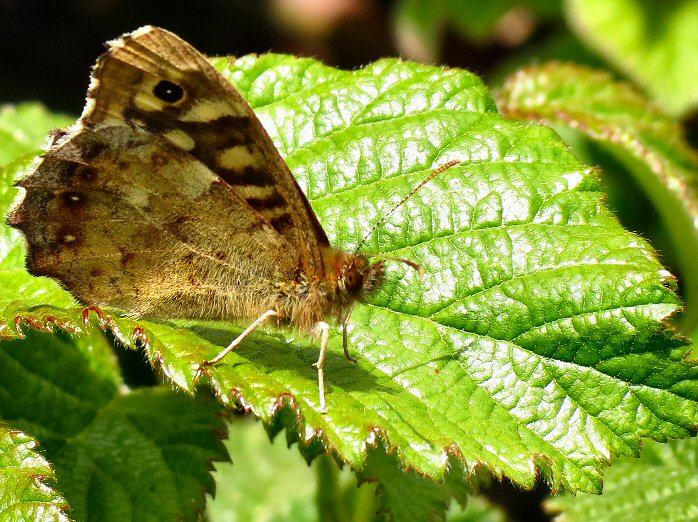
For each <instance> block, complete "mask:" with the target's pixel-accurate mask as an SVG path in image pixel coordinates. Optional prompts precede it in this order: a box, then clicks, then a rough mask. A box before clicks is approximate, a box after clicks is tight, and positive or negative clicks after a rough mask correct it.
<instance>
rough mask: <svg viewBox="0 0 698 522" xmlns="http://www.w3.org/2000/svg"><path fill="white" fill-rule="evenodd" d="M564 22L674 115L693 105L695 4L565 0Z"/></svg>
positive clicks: (697, 92) (697, 57)
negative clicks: (566, 0) (567, 22)
mask: <svg viewBox="0 0 698 522" xmlns="http://www.w3.org/2000/svg"><path fill="white" fill-rule="evenodd" d="M567 10H568V19H569V21H570V24H571V26H572V28H573V29H574V30H576V32H577V33H578V34H579V36H580V38H582V39H583V40H584V41H585V42H586V43H587V44H588V45H590V46H591V47H593V48H594V49H595V50H596V51H597V52H598V53H599V54H601V55H602V56H604V57H606V58H607V59H608V61H609V63H611V64H612V65H613V66H614V67H616V68H618V69H620V70H621V71H623V72H624V73H625V74H626V75H627V76H628V77H629V78H632V79H633V80H635V81H636V82H637V83H638V84H639V85H641V86H642V87H643V88H644V89H646V91H647V92H648V93H649V95H650V96H651V97H652V98H653V99H654V100H656V101H657V102H658V103H660V104H661V105H662V106H663V107H664V108H665V109H666V110H668V111H669V112H671V113H673V114H680V113H683V112H686V110H687V109H690V108H692V107H695V106H696V104H697V103H698V86H696V82H695V81H693V80H692V79H693V78H695V76H696V74H698V54H696V48H698V33H697V32H696V26H697V25H698V2H696V1H695V0H679V1H676V2H670V3H664V2H652V1H647V0H620V1H615V2H605V1H604V0H568V2H567Z"/></svg>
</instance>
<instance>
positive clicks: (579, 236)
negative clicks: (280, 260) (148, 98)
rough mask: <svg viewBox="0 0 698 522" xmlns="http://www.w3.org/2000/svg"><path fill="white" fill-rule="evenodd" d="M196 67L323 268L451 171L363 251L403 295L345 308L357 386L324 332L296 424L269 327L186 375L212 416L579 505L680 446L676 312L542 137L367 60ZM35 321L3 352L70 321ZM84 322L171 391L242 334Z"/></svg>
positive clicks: (696, 390)
mask: <svg viewBox="0 0 698 522" xmlns="http://www.w3.org/2000/svg"><path fill="white" fill-rule="evenodd" d="M216 65H217V67H218V68H219V70H221V71H223V72H224V73H225V74H226V75H227V76H228V77H229V78H231V79H232V80H233V81H234V82H235V83H236V84H237V85H238V87H239V88H240V89H241V91H242V93H243V94H244V95H245V96H246V97H247V98H248V99H249V100H250V102H251V103H252V104H253V106H254V107H255V108H256V110H257V114H258V115H259V117H260V119H261V120H262V122H263V123H264V124H265V126H266V128H267V129H268V130H269V132H270V134H271V135H272V137H273V139H274V141H275V143H276V145H277V146H278V148H279V150H280V151H281V153H282V154H283V155H284V156H285V157H286V159H287V161H288V163H289V165H290V166H291V168H292V170H293V172H294V174H295V175H296V176H297V178H298V180H299V183H300V184H301V185H302V186H303V188H304V190H305V192H306V194H307V195H308V197H309V199H310V201H311V204H312V206H313V209H314V210H315V211H316V213H317V215H318V217H319V219H320V221H321V223H322V224H323V226H324V228H325V230H326V231H327V233H328V236H329V237H330V239H331V241H332V242H333V244H334V245H336V246H339V247H342V248H345V249H347V250H350V251H351V250H353V249H354V248H355V247H356V245H357V244H359V242H360V241H361V240H362V238H364V237H367V235H369V233H370V231H371V230H372V227H373V226H374V225H375V224H376V223H379V222H380V220H381V217H383V216H386V215H387V214H388V212H390V210H391V209H392V208H393V207H394V205H395V204H396V203H397V202H398V201H400V200H401V199H402V198H403V197H404V196H405V195H407V194H408V193H410V191H411V190H412V189H413V188H414V187H416V186H418V185H419V183H420V181H422V180H423V179H424V178H425V177H426V176H427V175H428V174H429V173H430V172H431V171H432V170H433V169H435V168H437V167H439V166H441V165H443V164H445V163H446V162H448V161H449V160H453V159H459V160H461V164H460V165H458V166H456V167H453V168H451V169H449V170H447V171H446V172H444V173H442V174H441V175H440V176H438V177H437V178H436V179H434V180H433V181H432V182H430V183H429V184H427V185H426V186H425V187H424V188H423V189H422V190H420V191H419V192H418V193H417V194H416V195H415V196H413V197H412V198H410V199H409V201H408V202H407V203H406V204H404V205H403V206H401V207H400V208H398V209H397V210H396V211H395V212H394V213H393V214H391V215H390V217H389V219H388V220H387V221H386V222H384V223H381V224H380V226H379V227H378V229H377V230H376V231H375V232H373V233H371V234H370V236H369V239H368V241H367V242H366V243H365V245H364V247H365V250H366V251H369V252H380V253H384V254H389V255H394V256H398V257H404V258H408V259H410V260H413V261H416V262H418V263H419V264H420V265H421V266H422V267H423V268H424V271H425V275H424V277H420V276H419V275H418V274H417V273H416V272H415V271H414V270H411V269H409V268H407V267H405V266H404V265H403V264H401V263H391V264H390V265H389V269H388V280H387V283H386V284H385V285H384V286H383V288H382V289H381V291H380V293H379V294H378V295H377V296H376V297H375V298H374V299H373V300H372V301H371V302H370V303H367V304H365V305H362V306H357V308H356V309H355V311H354V315H353V316H352V321H351V325H350V331H349V341H350V346H351V350H352V352H353V353H354V354H356V355H358V356H359V362H358V364H356V365H355V364H352V363H351V362H349V361H347V360H346V359H345V358H344V356H343V353H342V342H341V335H339V334H338V333H339V330H338V329H337V330H336V331H335V333H334V334H333V335H332V336H331V342H330V353H329V354H328V357H327V362H326V384H327V388H328V393H327V399H328V407H329V413H328V414H327V415H322V414H321V413H320V412H319V411H318V391H317V383H316V372H315V370H314V368H313V367H312V363H313V362H315V360H316V359H317V356H318V343H317V342H316V341H314V340H313V339H311V338H310V337H308V336H307V335H306V334H305V333H304V332H301V333H294V332H291V331H286V330H275V329H273V328H271V327H269V328H267V329H266V330H265V331H264V332H260V333H258V334H255V335H253V336H252V337H250V338H248V339H246V340H245V342H244V343H242V344H241V346H240V347H239V349H238V350H237V351H236V352H233V353H231V354H230V355H229V356H228V357H226V358H225V360H224V361H223V362H222V363H221V364H219V365H218V366H215V367H212V368H209V369H207V373H208V375H209V379H210V382H211V384H212V386H213V389H214V392H215V394H216V395H217V396H218V397H219V399H220V400H221V401H222V402H224V403H226V404H236V405H237V404H241V405H242V406H244V407H245V408H246V409H248V410H250V411H253V412H254V413H255V415H257V416H258V417H260V418H261V419H262V421H263V422H264V423H265V424H266V425H267V429H268V430H269V431H270V433H275V432H277V431H280V430H282V429H285V430H286V435H287V439H288V440H289V441H297V442H298V444H299V447H300V448H301V450H302V452H303V453H304V454H305V456H306V457H307V458H312V457H313V456H315V455H318V454H319V453H322V452H328V453H330V454H332V455H333V456H335V457H336V458H337V459H339V460H341V461H343V462H346V463H348V464H349V465H350V466H351V467H352V468H353V469H354V470H356V471H357V472H361V471H362V470H365V469H367V466H368V464H370V463H369V462H368V461H367V459H368V458H369V451H368V448H369V446H376V445H378V446H381V445H383V446H385V449H386V450H388V451H389V452H390V454H391V455H394V456H395V458H396V459H397V462H399V463H400V465H401V466H402V467H405V468H410V469H412V470H414V472H416V473H419V474H422V475H424V476H425V477H428V478H431V479H434V480H436V481H441V480H444V479H449V478H450V477H451V475H449V474H448V470H449V469H451V470H453V473H455V475H456V476H457V475H460V474H461V473H462V472H466V473H468V472H470V471H472V469H474V468H476V467H486V468H487V469H489V470H491V471H492V472H493V473H495V474H496V475H506V476H507V477H509V478H510V479H511V480H512V481H514V482H515V483H517V484H520V485H522V486H524V487H531V486H533V485H534V484H535V483H536V480H538V479H539V478H540V477H541V476H542V477H543V479H544V480H546V481H548V482H549V483H550V485H551V486H552V487H553V488H555V489H559V488H563V487H564V488H569V489H570V490H584V491H599V490H600V489H601V481H602V467H603V463H604V462H606V461H607V460H609V459H610V458H611V456H613V455H615V454H633V455H636V454H638V453H639V451H640V444H641V437H651V438H654V439H657V440H666V439H668V438H675V437H687V436H689V435H692V434H694V433H695V432H696V424H697V421H698V403H697V402H696V400H697V399H698V371H697V370H696V368H695V366H693V365H692V364H690V363H688V362H686V361H684V360H683V358H684V356H685V354H686V351H687V350H686V348H685V347H684V341H683V340H682V339H680V338H677V337H676V335H675V334H674V333H673V332H672V331H671V330H669V329H667V327H666V325H665V324H664V321H665V320H666V319H667V317H669V316H670V315H671V314H672V313H674V312H675V311H676V310H677V309H678V308H679V301H678V299H677V298H676V296H675V295H674V292H673V285H674V282H673V279H672V278H671V277H670V275H669V274H668V273H667V272H666V271H665V270H664V269H663V268H662V266H661V264H660V263H659V262H658V261H657V259H656V258H655V256H654V252H653V251H652V248H651V247H650V246H649V245H648V244H647V243H646V242H645V241H643V240H642V239H641V238H638V237H637V236H635V235H633V234H630V233H628V232H626V231H624V230H623V229H622V228H621V227H620V225H619V224H618V222H617V221H616V220H615V218H614V217H613V216H612V215H611V214H610V213H609V212H608V211H607V210H606V209H605V208H604V207H603V206H602V205H601V203H600V200H601V193H600V191H599V188H598V185H597V182H596V180H595V178H594V177H593V175H591V174H590V169H588V168H587V167H586V166H584V165H582V164H580V163H579V161H578V160H576V159H575V158H574V157H573V156H572V155H571V153H570V152H569V150H568V148H567V147H566V145H565V144H564V143H563V142H562V141H560V139H559V138H558V136H557V135H556V134H555V133H554V132H553V131H552V130H550V129H548V128H546V127H542V126H538V125H526V126H522V125H520V124H518V123H515V122H511V121H507V120H504V119H503V118H502V117H501V116H500V115H499V114H498V113H497V112H496V109H495V105H494V102H493V100H492V99H491V97H490V95H489V93H488V92H487V90H486V89H485V88H484V86H483V85H482V83H481V81H480V80H479V79H478V78H477V77H475V76H474V75H472V74H469V73H467V72H464V71H461V70H457V69H451V70H443V69H440V68H435V67H427V66H422V65H417V64H413V63H405V62H401V61H396V60H382V61H379V62H377V63H375V64H372V65H370V66H368V67H366V68H364V69H361V70H358V71H355V72H342V71H337V70H334V69H331V68H328V67H325V66H322V65H320V64H318V63H317V62H314V61H312V60H307V59H304V60H301V59H294V58H292V57H288V56H278V55H265V56H261V57H252V56H249V57H244V58H242V59H240V60H238V61H235V62H228V61H227V60H219V61H217V62H216ZM13 298H14V299H24V296H22V295H15V296H14V297H13ZM47 304H49V303H48V302H47V301H46V300H44V299H42V298H41V296H38V297H37V295H36V294H32V295H29V296H27V298H26V300H25V307H24V308H22V309H20V308H19V303H18V302H14V304H13V306H12V307H11V308H10V309H8V310H7V311H6V312H5V315H4V317H5V320H6V321H7V327H6V329H5V333H6V335H8V336H9V335H14V334H15V331H14V328H13V325H14V324H15V318H16V317H17V315H18V313H19V311H20V310H24V311H23V313H22V314H21V315H22V317H23V318H24V319H23V320H24V321H25V322H28V321H35V322H37V323H41V322H43V321H46V320H47V317H48V318H50V319H52V320H53V322H57V321H60V322H61V323H62V324H63V325H66V324H71V325H72V326H74V327H78V326H79V324H80V323H81V321H82V315H81V312H80V311H79V310H74V309H61V310H58V311H57V310H56V309H48V308H45V307H43V308H37V309H32V310H31V311H27V310H28V308H29V307H31V306H36V305H47ZM103 320H104V324H105V325H109V324H111V325H112V326H114V327H116V328H117V331H116V332H115V334H116V336H117V337H118V338H119V339H120V340H122V341H123V342H125V343H126V344H129V345H132V346H133V345H136V344H138V343H140V342H143V341H145V343H144V344H145V347H146V351H147V354H148V358H149V360H150V361H151V362H153V363H154V364H156V365H157V366H158V367H159V368H161V369H162V371H163V373H164V374H165V375H166V376H167V377H168V378H170V379H171V380H172V381H173V382H175V383H176V384H178V385H179V386H181V387H183V388H185V389H188V390H191V389H192V383H193V380H194V375H195V371H196V369H197V367H198V364H199V363H200V362H201V361H202V360H206V359H209V358H211V357H212V356H213V355H215V354H216V353H218V351H219V350H221V348H222V347H224V346H226V345H227V344H228V343H229V342H230V341H231V340H232V339H234V338H235V337H236V335H238V334H239V333H240V332H241V331H242V329H243V328H244V327H245V326H246V324H245V322H244V321H243V322H240V323H237V324H228V323H222V322H220V323H213V322H211V323H204V322H198V323H195V322H184V321H179V322H176V323H175V322H169V323H164V322H154V321H144V320H143V321H135V320H133V319H126V318H118V317H116V316H115V315H111V314H106V315H104V317H103ZM137 341H138V343H137ZM454 461H455V462H457V463H458V466H455V469H454V467H453V464H452V463H453V462H454ZM444 487H448V486H444ZM410 500H413V501H414V502H422V501H423V499H410Z"/></svg>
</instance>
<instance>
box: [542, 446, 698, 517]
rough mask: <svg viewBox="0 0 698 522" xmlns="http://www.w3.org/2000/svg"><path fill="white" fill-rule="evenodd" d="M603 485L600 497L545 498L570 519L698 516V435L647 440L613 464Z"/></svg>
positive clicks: (553, 509) (554, 509)
mask: <svg viewBox="0 0 698 522" xmlns="http://www.w3.org/2000/svg"><path fill="white" fill-rule="evenodd" d="M606 484H607V485H606V488H605V489H604V494H603V495H602V496H596V495H586V494H580V495H579V496H577V497H571V496H569V495H565V496H562V497H557V498H553V499H551V500H550V501H548V503H547V504H548V508H549V510H550V511H551V512H558V511H561V510H564V511H565V520H567V521H569V522H578V521H579V522H585V521H588V520H595V521H598V522H606V521H609V522H610V521H613V522H626V521H627V522H655V521H657V520H663V521H667V522H689V521H691V520H698V504H696V498H698V439H695V438H693V439H690V440H680V441H671V442H669V443H667V444H657V443H649V444H648V445H647V447H646V448H645V449H644V450H643V453H642V457H640V458H639V459H623V460H621V461H619V462H617V463H615V464H614V465H613V466H611V467H610V468H609V469H608V472H607V474H606ZM629 492H632V493H634V494H628V493H629Z"/></svg>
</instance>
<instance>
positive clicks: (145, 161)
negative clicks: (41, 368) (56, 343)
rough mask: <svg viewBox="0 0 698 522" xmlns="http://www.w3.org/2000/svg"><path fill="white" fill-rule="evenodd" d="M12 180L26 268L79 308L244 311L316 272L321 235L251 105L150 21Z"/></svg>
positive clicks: (101, 65) (118, 48) (105, 64)
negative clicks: (61, 288) (68, 121)
mask: <svg viewBox="0 0 698 522" xmlns="http://www.w3.org/2000/svg"><path fill="white" fill-rule="evenodd" d="M175 98H177V101H173V100H175ZM18 185H20V186H23V187H25V188H26V190H27V194H26V196H25V199H24V201H23V203H22V204H21V205H20V206H19V207H18V208H17V209H15V210H14V211H13V213H12V214H11V215H10V217H9V221H10V223H11V224H13V225H15V226H17V228H20V229H21V230H23V231H24V232H25V235H26V236H27V240H28V242H29V261H28V264H29V268H30V270H31V271H32V272H33V273H35V274H38V275H49V276H52V277H56V278H58V279H59V280H61V281H62V282H63V283H64V284H65V285H66V286H67V287H68V288H69V289H70V290H72V291H73V292H74V293H75V294H76V295H77V296H78V297H80V298H81V299H82V300H83V301H84V302H86V303H90V304H98V305H110V306H115V307H118V308H122V309H125V310H130V311H132V312H133V313H135V314H144V315H154V316H171V317H175V316H179V317H182V316H186V317H207V318H230V317H248V316H253V315H255V314H256V313H257V312H258V311H259V310H260V309H269V308H270V307H272V304H273V300H274V299H276V298H277V297H278V291H279V288H280V287H281V286H282V285H283V283H284V282H285V281H294V280H295V278H297V277H298V275H299V273H303V274H305V275H306V276H309V277H311V278H312V277H314V276H315V275H316V274H319V273H320V271H321V270H322V268H323V265H322V263H323V261H322V253H321V250H322V249H321V247H322V246H323V245H326V244H327V238H326V236H325V234H324V232H323V231H322V228H321V227H320V225H319V223H318V222H317V219H316V218H315V216H314V214H313V213H312V210H311V209H310V206H309V204H308V202H307V200H306V199H305V197H304V195H303V194H302V192H301V191H300V189H299V187H298V185H297V184H296V182H295V180H294V178H293V176H292V175H291V173H290V172H289V169H288V167H287V166H286V164H285V162H283V160H282V159H281V157H280V156H279V154H278V152H277V151H276V149H275V148H274V146H273V143H272V142H271V139H270V138H269V137H268V135H267V134H266V132H265V131H264V129H263V128H262V126H261V124H260V123H259V121H258V120H257V118H256V117H255V116H254V113H253V112H252V110H251V109H250V108H249V106H248V105H247V103H246V102H245V101H244V100H243V99H242V97H241V96H240V95H239V94H238V93H237V92H236V91H235V90H234V89H233V88H232V86H230V84H229V83H227V82H226V81H225V79H223V78H222V77H221V76H220V75H219V74H218V73H217V72H216V71H215V70H214V69H213V68H212V67H211V66H210V65H209V64H208V62H207V61H206V60H205V58H204V57H203V56H202V55H201V54H200V53H198V52H197V51H196V50H194V49H193V48H191V47H190V46H189V45H188V44H186V43H184V42H183V41H182V40H180V39H179V38H178V37H176V36H174V35H172V34H171V33H168V32H166V31H163V30H161V29H156V28H144V29H141V30H139V31H136V32H135V33H133V34H132V35H129V36H126V37H124V38H123V39H122V40H119V41H118V42H115V43H113V44H112V47H111V49H110V50H109V51H108V53H107V54H106V55H104V56H103V57H102V58H101V59H100V60H99V62H98V64H97V66H96V67H95V71H94V73H93V81H92V84H91V87H90V91H89V93H88V103H87V106H86V108H85V111H84V113H83V115H82V117H81V119H80V121H79V122H78V124H77V125H76V127H75V128H73V129H72V130H70V131H69V132H67V133H64V134H57V135H55V136H54V143H53V144H52V145H51V148H50V149H49V151H48V152H47V154H46V155H45V157H44V158H43V160H42V162H41V163H40V164H39V166H38V168H37V169H36V171H35V172H34V173H33V174H32V175H31V176H29V177H28V178H26V179H24V180H22V181H21V182H20V183H18Z"/></svg>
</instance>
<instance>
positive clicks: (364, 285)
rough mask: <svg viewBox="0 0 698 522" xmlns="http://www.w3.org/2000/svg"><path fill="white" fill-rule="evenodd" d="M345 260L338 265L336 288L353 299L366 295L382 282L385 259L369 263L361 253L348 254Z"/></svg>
mask: <svg viewBox="0 0 698 522" xmlns="http://www.w3.org/2000/svg"><path fill="white" fill-rule="evenodd" d="M347 261H348V262H346V263H343V264H342V265H341V267H340V270H339V279H338V288H339V290H340V291H341V292H345V293H346V294H347V295H348V296H351V297H352V298H353V299H354V300H360V299H362V298H365V297H367V296H368V295H370V294H371V293H373V291H375V290H376V289H377V288H378V287H379V286H380V284H381V283H382V282H383V279H384V277H385V261H383V260H381V261H378V262H377V263H371V262H370V261H369V260H368V258H367V257H366V256H364V255H361V254H349V255H348V260H347Z"/></svg>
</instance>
